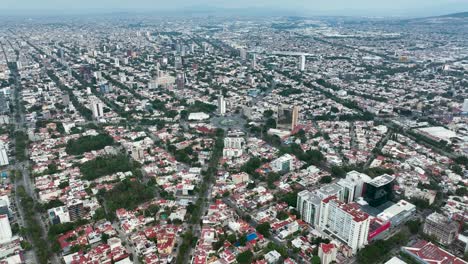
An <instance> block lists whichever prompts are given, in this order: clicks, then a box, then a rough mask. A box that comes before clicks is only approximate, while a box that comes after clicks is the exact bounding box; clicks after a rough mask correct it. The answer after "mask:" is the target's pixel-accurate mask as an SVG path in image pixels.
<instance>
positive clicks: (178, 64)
mask: <svg viewBox="0 0 468 264" xmlns="http://www.w3.org/2000/svg"><path fill="white" fill-rule="evenodd" d="M174 68H175V69H180V68H182V57H180V56H177V57H175V58H174Z"/></svg>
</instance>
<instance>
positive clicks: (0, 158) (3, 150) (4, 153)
mask: <svg viewBox="0 0 468 264" xmlns="http://www.w3.org/2000/svg"><path fill="white" fill-rule="evenodd" d="M8 164H9V162H8V148H7V146H6V145H5V144H4V143H3V142H0V166H6V165H8Z"/></svg>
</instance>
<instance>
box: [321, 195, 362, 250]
mask: <svg viewBox="0 0 468 264" xmlns="http://www.w3.org/2000/svg"><path fill="white" fill-rule="evenodd" d="M369 225H370V217H369V215H368V214H367V213H365V212H363V211H361V210H360V209H359V205H358V204H356V203H350V204H345V203H343V202H341V201H340V200H338V198H337V197H336V196H331V197H328V198H325V199H323V200H322V202H321V205H320V221H319V229H320V230H322V231H323V232H325V233H328V234H329V235H330V236H332V237H334V238H337V239H338V240H340V241H341V242H343V243H345V244H346V245H348V246H349V247H350V248H351V250H352V252H353V254H356V253H357V251H358V250H359V249H361V248H364V247H365V246H366V245H367V237H368V234H369Z"/></svg>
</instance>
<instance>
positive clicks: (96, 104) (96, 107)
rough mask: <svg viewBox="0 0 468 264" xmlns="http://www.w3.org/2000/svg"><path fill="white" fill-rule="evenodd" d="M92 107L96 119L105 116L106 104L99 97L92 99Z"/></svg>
mask: <svg viewBox="0 0 468 264" xmlns="http://www.w3.org/2000/svg"><path fill="white" fill-rule="evenodd" d="M91 108H92V111H93V117H94V118H95V119H100V118H101V117H103V116H104V104H103V103H102V102H101V101H99V100H98V99H93V100H91Z"/></svg>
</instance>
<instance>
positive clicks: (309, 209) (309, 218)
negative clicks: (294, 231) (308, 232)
mask: <svg viewBox="0 0 468 264" xmlns="http://www.w3.org/2000/svg"><path fill="white" fill-rule="evenodd" d="M321 201H322V199H321V198H320V197H319V196H318V195H317V194H315V193H313V192H310V191H308V190H303V191H301V192H300V193H298V194H297V211H298V212H299V215H300V216H301V219H302V220H304V222H306V223H308V224H310V225H312V226H314V227H315V226H317V225H318V220H319V215H320V203H321Z"/></svg>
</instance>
